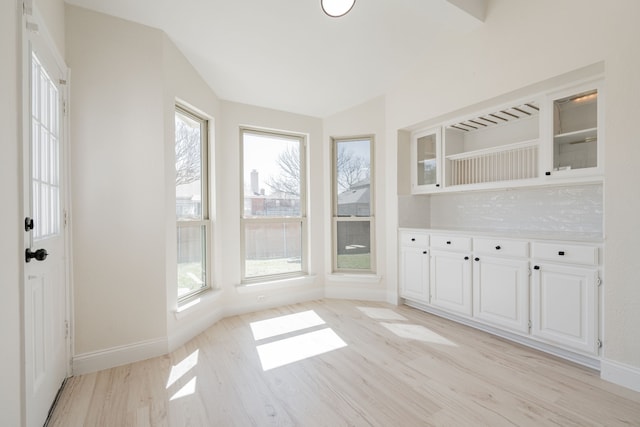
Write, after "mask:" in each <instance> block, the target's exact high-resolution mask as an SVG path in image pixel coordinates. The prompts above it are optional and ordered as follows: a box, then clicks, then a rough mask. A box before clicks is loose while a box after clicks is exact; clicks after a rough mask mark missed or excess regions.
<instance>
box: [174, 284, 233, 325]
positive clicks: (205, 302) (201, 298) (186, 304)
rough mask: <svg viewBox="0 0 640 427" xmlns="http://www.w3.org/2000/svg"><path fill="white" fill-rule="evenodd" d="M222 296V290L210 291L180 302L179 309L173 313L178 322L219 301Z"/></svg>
mask: <svg viewBox="0 0 640 427" xmlns="http://www.w3.org/2000/svg"><path fill="white" fill-rule="evenodd" d="M221 296H222V290H221V289H208V290H206V291H204V292H202V293H200V294H198V295H194V296H193V298H189V299H187V300H185V301H182V302H180V303H179V304H178V308H177V309H175V310H174V311H173V315H174V316H175V318H176V320H180V319H183V318H185V317H186V316H188V315H189V314H191V313H193V312H196V311H199V310H201V309H202V308H203V307H207V306H209V305H210V304H212V303H213V302H214V301H217V300H219V299H220V297H221Z"/></svg>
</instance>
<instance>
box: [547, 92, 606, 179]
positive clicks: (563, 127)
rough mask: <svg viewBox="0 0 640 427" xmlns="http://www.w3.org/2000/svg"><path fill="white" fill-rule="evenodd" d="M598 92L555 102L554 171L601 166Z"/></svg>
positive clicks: (581, 94) (585, 93)
mask: <svg viewBox="0 0 640 427" xmlns="http://www.w3.org/2000/svg"><path fill="white" fill-rule="evenodd" d="M597 135H598V91H597V90H590V91H587V92H582V93H579V94H576V95H572V96H568V97H565V98H561V99H557V100H555V101H554V102H553V168H554V170H556V171H558V170H560V171H563V170H571V169H583V168H593V167H596V166H597V165H598V137H597Z"/></svg>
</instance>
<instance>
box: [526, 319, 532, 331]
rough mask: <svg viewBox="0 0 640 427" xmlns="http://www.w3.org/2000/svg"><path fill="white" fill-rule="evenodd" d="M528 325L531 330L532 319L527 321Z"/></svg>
mask: <svg viewBox="0 0 640 427" xmlns="http://www.w3.org/2000/svg"><path fill="white" fill-rule="evenodd" d="M527 326H528V327H529V330H531V320H529V322H527Z"/></svg>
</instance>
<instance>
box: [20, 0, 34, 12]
mask: <svg viewBox="0 0 640 427" xmlns="http://www.w3.org/2000/svg"><path fill="white" fill-rule="evenodd" d="M22 14H23V15H27V16H31V15H33V0H24V1H23V2H22Z"/></svg>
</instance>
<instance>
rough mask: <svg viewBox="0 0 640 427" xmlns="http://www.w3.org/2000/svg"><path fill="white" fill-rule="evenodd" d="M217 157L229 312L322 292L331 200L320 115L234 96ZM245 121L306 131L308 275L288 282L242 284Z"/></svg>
mask: <svg viewBox="0 0 640 427" xmlns="http://www.w3.org/2000/svg"><path fill="white" fill-rule="evenodd" d="M220 126H221V129H220V132H221V133H220V140H219V141H218V150H217V158H216V176H217V177H218V182H217V186H216V190H217V209H216V213H217V220H216V226H215V227H216V234H217V236H216V239H217V241H219V242H220V246H219V247H218V252H217V253H216V254H215V257H216V259H217V262H219V268H220V272H219V274H220V275H219V276H218V277H219V282H218V284H217V285H218V286H219V288H220V289H222V291H224V293H225V295H224V302H223V303H224V305H225V307H226V314H234V313H242V312H247V311H253V310H257V309H261V308H264V307H270V306H275V305H280V304H287V303H293V302H297V301H303V300H308V299H312V298H319V297H321V296H322V280H321V276H322V273H323V265H324V264H323V263H324V252H323V251H322V249H321V245H318V244H317V242H321V241H323V236H324V235H325V233H326V229H325V224H324V222H323V221H322V215H323V212H324V209H325V206H326V200H324V197H323V194H324V188H325V185H327V184H326V176H327V175H326V171H324V170H323V150H322V144H323V134H322V121H321V120H320V119H317V118H314V117H309V116H302V115H297V114H292V113H287V112H283V111H276V110H270V109H266V108H261V107H254V106H250V105H245V104H238V103H234V102H226V101H225V102H223V103H222V123H221V124H220ZM240 126H248V127H253V128H258V129H271V130H278V131H284V132H293V133H300V134H306V135H307V138H308V139H307V142H308V149H307V164H308V170H307V190H308V193H307V196H308V200H307V201H308V204H309V205H308V229H309V248H308V250H309V252H310V253H309V260H310V262H309V274H310V275H311V276H312V277H310V278H309V279H296V280H293V281H291V282H290V283H289V285H287V286H285V287H280V286H272V285H265V286H244V287H238V286H237V285H239V284H240V278H241V264H240V256H241V255H240V206H241V204H240V188H241V186H240V131H239V128H240Z"/></svg>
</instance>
